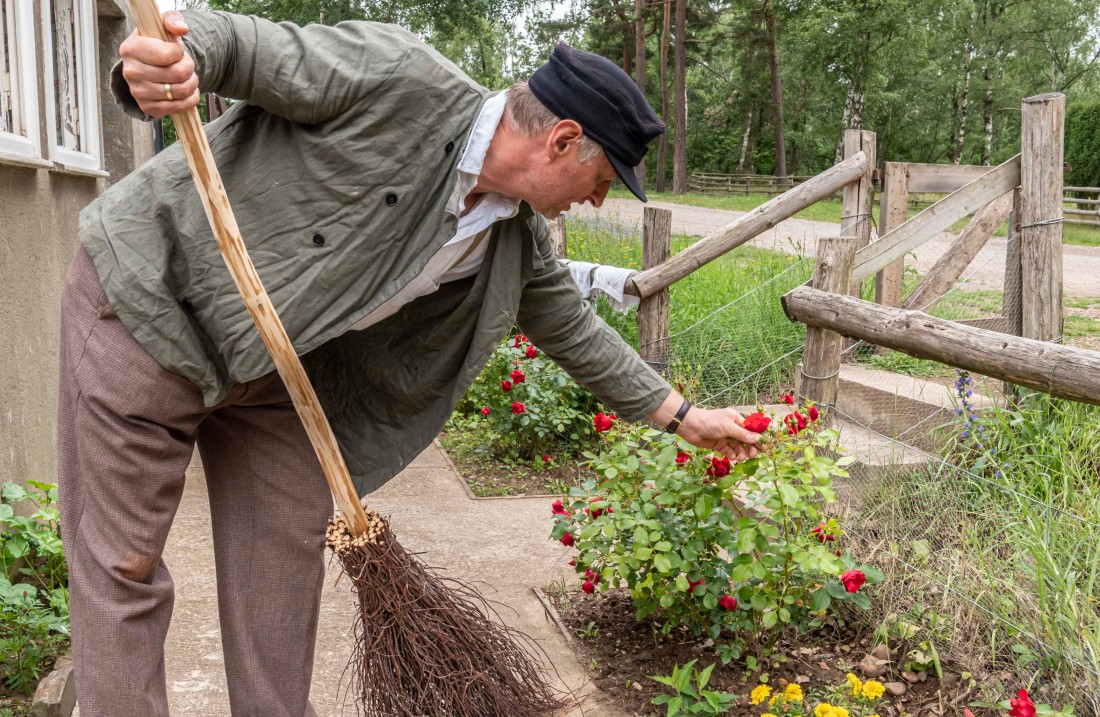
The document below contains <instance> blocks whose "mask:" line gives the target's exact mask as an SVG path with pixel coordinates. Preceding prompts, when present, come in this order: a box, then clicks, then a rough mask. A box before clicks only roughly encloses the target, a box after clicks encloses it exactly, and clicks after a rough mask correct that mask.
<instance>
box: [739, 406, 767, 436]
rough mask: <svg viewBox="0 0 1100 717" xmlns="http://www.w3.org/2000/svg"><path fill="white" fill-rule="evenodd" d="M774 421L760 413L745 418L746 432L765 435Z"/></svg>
mask: <svg viewBox="0 0 1100 717" xmlns="http://www.w3.org/2000/svg"><path fill="white" fill-rule="evenodd" d="M771 422H772V419H770V418H768V417H767V416H765V415H764V414H763V413H761V412H760V411H757V412H756V413H752V414H749V415H748V416H745V430H746V431H752V432H753V433H763V432H764V431H766V430H768V426H769V425H770V424H771Z"/></svg>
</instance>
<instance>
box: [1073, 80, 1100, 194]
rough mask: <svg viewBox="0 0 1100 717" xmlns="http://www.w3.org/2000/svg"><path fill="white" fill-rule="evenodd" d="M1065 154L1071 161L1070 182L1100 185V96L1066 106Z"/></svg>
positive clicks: (1089, 185) (1080, 184)
mask: <svg viewBox="0 0 1100 717" xmlns="http://www.w3.org/2000/svg"><path fill="white" fill-rule="evenodd" d="M1065 157H1066V162H1067V163H1068V164H1069V165H1070V171H1069V172H1068V173H1066V178H1065V181H1066V184H1067V185H1069V186H1072V187H1100V100H1098V99H1092V100H1081V101H1079V102H1074V103H1072V104H1070V105H1069V106H1068V107H1066V153H1065ZM1088 198H1090V199H1093V198H1095V195H1088Z"/></svg>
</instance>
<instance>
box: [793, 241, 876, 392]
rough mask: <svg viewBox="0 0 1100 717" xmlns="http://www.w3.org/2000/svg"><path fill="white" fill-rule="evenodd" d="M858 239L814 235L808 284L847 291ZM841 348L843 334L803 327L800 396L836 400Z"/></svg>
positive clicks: (845, 292) (837, 292)
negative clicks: (814, 254) (814, 256)
mask: <svg viewBox="0 0 1100 717" xmlns="http://www.w3.org/2000/svg"><path fill="white" fill-rule="evenodd" d="M860 241H861V240H860V238H859V237H855V236H846V237H832V238H821V239H818V241H817V265H816V267H815V268H814V278H813V281H812V282H811V284H810V285H811V286H812V287H813V288H815V289H819V290H821V291H828V292H830V293H833V294H847V293H848V290H849V288H850V283H851V278H852V267H854V266H855V261H856V251H858V250H859V247H860ZM843 349H844V337H842V336H841V335H840V334H838V333H836V332H835V331H829V330H827V329H821V328H817V327H815V326H807V327H806V352H805V354H804V355H803V356H802V370H801V375H800V376H799V377H798V389H797V390H798V393H799V395H800V396H801V397H802V398H805V399H809V400H811V401H815V402H817V403H820V404H822V405H824V406H832V405H834V404H835V403H836V394H837V387H838V386H839V385H840V354H841V351H843Z"/></svg>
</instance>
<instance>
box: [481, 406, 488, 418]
mask: <svg viewBox="0 0 1100 717" xmlns="http://www.w3.org/2000/svg"><path fill="white" fill-rule="evenodd" d="M481 415H482V416H488V415H489V407H488V406H486V407H485V408H483V409H481Z"/></svg>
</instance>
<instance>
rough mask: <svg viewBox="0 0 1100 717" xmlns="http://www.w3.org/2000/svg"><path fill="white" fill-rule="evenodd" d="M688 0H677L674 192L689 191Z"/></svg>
mask: <svg viewBox="0 0 1100 717" xmlns="http://www.w3.org/2000/svg"><path fill="white" fill-rule="evenodd" d="M686 25H687V0H676V52H675V57H674V58H673V63H674V67H673V74H674V75H675V77H674V79H673V83H674V85H675V95H676V96H675V99H674V103H675V106H676V136H675V138H674V142H673V151H672V192H673V194H683V193H684V192H686V191H687V68H686V67H685V66H684V47H685V42H686V39H687V27H686Z"/></svg>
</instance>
